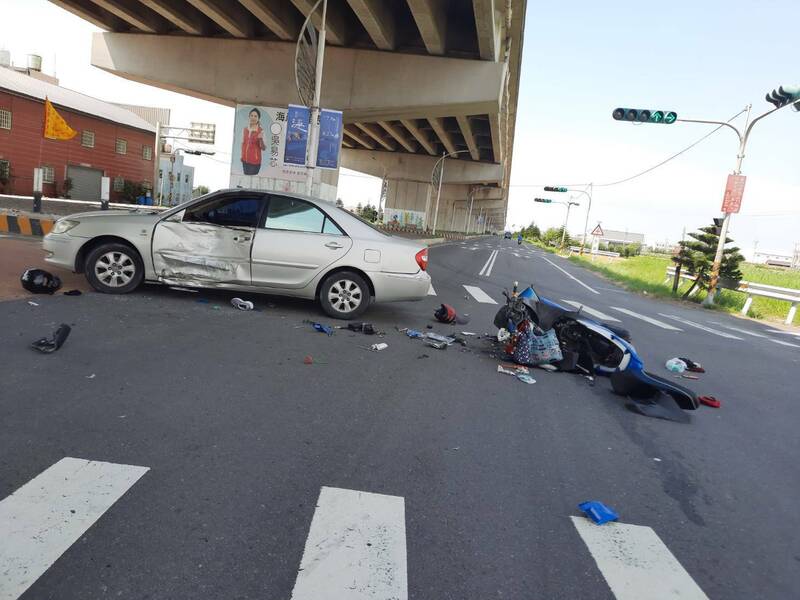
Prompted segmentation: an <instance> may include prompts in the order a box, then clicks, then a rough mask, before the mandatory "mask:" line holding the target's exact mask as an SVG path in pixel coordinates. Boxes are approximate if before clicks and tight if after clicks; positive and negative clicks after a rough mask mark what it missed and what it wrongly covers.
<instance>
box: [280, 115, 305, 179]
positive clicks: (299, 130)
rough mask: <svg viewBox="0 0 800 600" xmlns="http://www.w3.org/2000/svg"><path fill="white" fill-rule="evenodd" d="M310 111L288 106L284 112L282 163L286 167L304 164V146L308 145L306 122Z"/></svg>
mask: <svg viewBox="0 0 800 600" xmlns="http://www.w3.org/2000/svg"><path fill="white" fill-rule="evenodd" d="M310 114H311V111H310V110H309V109H308V107H306V106H298V105H296V104H290V105H289V110H288V111H286V121H287V123H286V145H285V147H284V151H283V163H284V164H287V165H301V166H305V164H306V146H307V145H308V122H309V120H310Z"/></svg>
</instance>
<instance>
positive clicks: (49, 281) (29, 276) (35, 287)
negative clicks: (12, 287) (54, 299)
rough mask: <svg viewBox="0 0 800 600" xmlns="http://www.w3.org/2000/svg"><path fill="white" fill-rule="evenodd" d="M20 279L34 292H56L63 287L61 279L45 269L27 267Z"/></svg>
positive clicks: (23, 285) (23, 284)
mask: <svg viewBox="0 0 800 600" xmlns="http://www.w3.org/2000/svg"><path fill="white" fill-rule="evenodd" d="M19 280H20V283H21V284H22V287H24V288H25V289H26V290H28V291H29V292H31V293H32V294H54V293H55V292H57V291H58V289H59V288H60V287H61V279H60V278H59V277H58V276H57V275H53V274H52V273H48V272H47V271H45V270H44V269H25V271H24V272H23V273H22V275H21V276H20V278H19Z"/></svg>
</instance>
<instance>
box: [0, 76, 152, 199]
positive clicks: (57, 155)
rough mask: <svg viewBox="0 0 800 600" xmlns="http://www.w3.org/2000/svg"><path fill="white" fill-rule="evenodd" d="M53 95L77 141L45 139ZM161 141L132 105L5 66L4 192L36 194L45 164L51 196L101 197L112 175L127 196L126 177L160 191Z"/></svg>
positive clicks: (0, 159) (0, 144)
mask: <svg viewBox="0 0 800 600" xmlns="http://www.w3.org/2000/svg"><path fill="white" fill-rule="evenodd" d="M45 96H47V97H48V98H49V99H50V102H52V103H53V106H54V107H55V109H56V110H57V111H58V113H59V114H60V115H61V116H62V117H63V118H64V120H66V122H67V124H68V125H69V126H70V127H72V129H74V130H76V131H77V132H78V135H76V136H75V137H74V138H72V139H71V140H64V141H61V140H47V139H44V137H43V136H42V130H43V124H44V99H45ZM154 145H155V128H154V127H153V126H152V125H151V124H150V123H148V122H147V121H145V120H144V119H142V118H140V117H139V116H137V115H135V114H133V113H132V112H130V111H129V110H126V109H124V108H121V107H119V106H116V105H114V104H109V103H107V102H103V101H101V100H98V99H96V98H92V97H91V96H86V95H84V94H81V93H79V92H75V91H73V90H69V89H66V88H63V87H60V86H57V85H53V84H52V83H48V82H46V81H41V80H39V79H35V78H33V77H29V76H28V75H26V74H24V73H18V72H16V71H14V70H12V69H9V68H5V67H0V193H5V194H19V195H31V194H32V193H33V169H34V168H36V167H42V168H43V169H44V181H45V183H44V189H43V194H44V195H45V196H50V197H65V196H66V195H69V196H70V197H72V198H75V199H79V200H99V199H100V178H101V177H102V176H105V177H109V178H110V179H111V201H112V202H115V201H121V200H122V199H123V195H122V190H123V188H124V182H125V181H126V180H128V181H132V182H135V183H138V184H144V185H146V186H149V187H150V188H151V189H152V181H153V173H154V166H155V165H154V162H153V160H154ZM66 180H68V183H70V184H71V189H68V188H69V187H70V186H69V185H68V186H67V188H65V181H66Z"/></svg>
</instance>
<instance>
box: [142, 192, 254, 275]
mask: <svg viewBox="0 0 800 600" xmlns="http://www.w3.org/2000/svg"><path fill="white" fill-rule="evenodd" d="M263 208H264V197H263V195H260V194H252V193H249V194H248V193H242V194H230V195H225V196H221V197H216V198H213V199H210V200H208V201H207V202H202V203H200V204H198V205H194V206H191V207H189V208H187V209H186V210H183V211H180V212H178V213H175V214H173V215H172V216H170V217H167V218H166V219H164V220H162V221H160V222H159V223H158V224H157V225H156V227H155V231H154V232H153V266H154V268H155V272H156V274H157V276H158V279H159V281H161V282H163V283H167V284H171V285H193V286H200V287H228V286H241V285H251V270H250V251H251V247H252V245H253V238H254V233H255V229H256V226H257V225H258V222H259V219H260V218H261V212H262V210H263Z"/></svg>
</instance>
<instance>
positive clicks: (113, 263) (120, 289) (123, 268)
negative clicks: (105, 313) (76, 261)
mask: <svg viewBox="0 0 800 600" xmlns="http://www.w3.org/2000/svg"><path fill="white" fill-rule="evenodd" d="M84 272H85V273H86V279H87V280H88V281H89V283H90V284H91V286H92V287H93V288H94V289H96V290H97V291H98V292H102V293H104V294H127V293H128V292H132V291H133V290H135V289H136V288H137V287H139V284H140V283H142V280H143V279H144V265H143V264H142V259H141V258H139V253H138V252H136V251H135V250H134V249H133V248H131V247H130V246H127V245H125V244H117V243H110V244H101V245H99V246H98V247H97V248H95V249H94V250H92V251H91V252H89V255H88V256H87V257H86V264H85V265H84Z"/></svg>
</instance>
